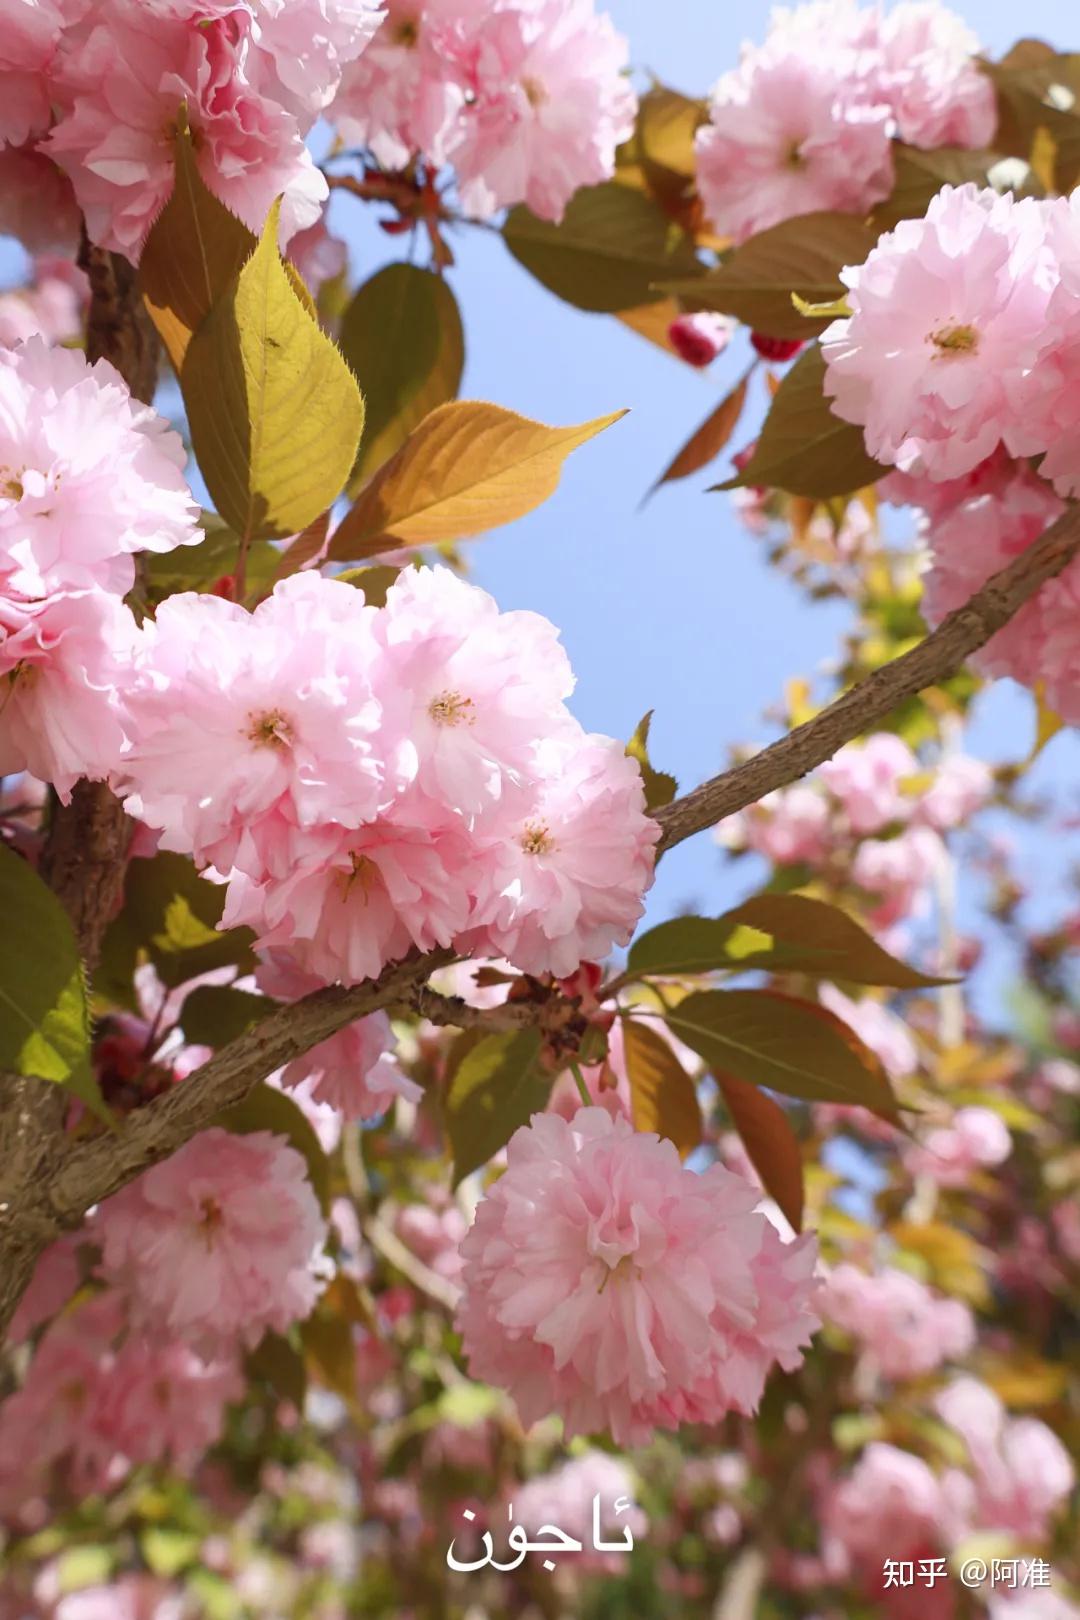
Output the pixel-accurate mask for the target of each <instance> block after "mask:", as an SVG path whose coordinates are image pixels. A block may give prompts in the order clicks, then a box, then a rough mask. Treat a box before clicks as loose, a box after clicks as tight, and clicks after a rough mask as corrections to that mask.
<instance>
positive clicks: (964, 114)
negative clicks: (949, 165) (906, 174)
mask: <svg viewBox="0 0 1080 1620" xmlns="http://www.w3.org/2000/svg"><path fill="white" fill-rule="evenodd" d="M977 48H978V45H977V41H976V39H975V36H974V35H973V34H972V33H971V32H970V30H969V29H968V28H967V27H966V26H965V25H964V23H963V22H962V21H961V20H960V18H959V17H957V16H956V15H955V14H954V13H953V12H951V11H948V10H946V9H945V8H944V7H942V6H939V5H938V4H936V0H905V3H903V4H901V5H898V6H896V7H895V8H894V10H892V11H891V12H889V13H888V14H884V13H883V11H882V9H881V8H880V7H879V6H872V7H860V6H858V5H857V4H856V3H855V0H812V3H811V4H808V5H802V6H798V7H796V8H795V9H793V10H791V9H788V8H787V7H779V8H777V9H776V10H775V11H774V13H773V19H772V26H771V28H770V30H769V34H768V36H767V38H766V39H765V42H764V43H763V44H762V45H760V46H751V45H748V46H746V47H744V50H743V55H742V60H741V62H740V64H739V66H738V67H737V68H735V69H733V70H732V71H731V72H729V73H726V74H725V75H724V76H723V77H722V78H721V79H720V80H719V82H718V83H717V84H716V86H715V87H714V89H713V92H712V97H711V103H710V118H709V122H708V123H707V124H706V125H705V126H704V127H703V129H702V130H701V131H700V132H699V133H698V137H697V170H698V187H699V189H700V192H701V196H702V199H703V201H704V203H705V208H706V211H707V213H708V215H709V217H710V218H711V220H712V222H713V224H714V225H715V226H716V228H717V230H719V231H720V232H722V233H723V234H724V235H730V236H734V238H735V239H736V241H742V240H744V239H745V238H746V237H748V236H752V235H754V234H755V232H757V231H762V230H765V229H766V228H767V227H768V226H771V225H776V224H779V223H780V222H781V221H782V220H785V219H790V218H791V217H793V216H795V215H799V214H807V213H812V212H814V211H816V210H818V209H841V210H844V211H849V212H852V213H863V212H865V211H866V210H867V209H868V208H869V207H871V206H872V205H873V204H874V203H875V202H878V201H880V200H881V199H882V198H883V197H886V196H888V194H889V192H890V191H891V190H892V187H893V181H894V173H893V160H892V152H891V146H890V142H891V139H892V137H894V136H899V138H900V139H901V140H903V141H905V142H907V143H908V144H909V145H912V146H926V147H933V146H941V145H950V146H970V147H979V146H984V145H986V144H987V143H988V141H989V140H990V138H991V136H992V134H993V130H994V125H995V113H994V96H993V90H992V87H991V86H990V85H989V84H988V83H987V81H986V78H985V76H984V75H983V74H982V73H980V71H979V69H978V67H977V65H976V63H975V61H974V54H975V52H976V50H977Z"/></svg>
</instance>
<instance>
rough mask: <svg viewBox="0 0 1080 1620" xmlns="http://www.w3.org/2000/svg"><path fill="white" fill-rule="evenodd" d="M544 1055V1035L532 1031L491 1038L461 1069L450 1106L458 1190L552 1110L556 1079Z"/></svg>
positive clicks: (478, 1046)
mask: <svg viewBox="0 0 1080 1620" xmlns="http://www.w3.org/2000/svg"><path fill="white" fill-rule="evenodd" d="M539 1056H540V1033H539V1031H538V1030H535V1029H527V1030H522V1031H521V1032H520V1033H518V1034H512V1033H510V1034H500V1035H486V1036H485V1037H484V1039H483V1040H482V1041H478V1042H477V1044H476V1045H475V1046H474V1047H473V1048H472V1049H471V1051H469V1052H468V1053H466V1055H465V1057H464V1058H463V1059H462V1061H461V1063H460V1064H459V1065H458V1069H457V1072H456V1074H455V1075H454V1079H453V1083H452V1084H451V1086H450V1090H449V1092H448V1093H447V1096H446V1102H445V1112H446V1128H447V1132H448V1134H449V1137H450V1145H451V1147H452V1148H453V1152H454V1186H455V1187H456V1186H457V1185H458V1183H459V1182H460V1181H463V1180H464V1178H465V1177H466V1176H467V1175H469V1174H471V1172H472V1171H473V1170H478V1169H479V1168H480V1166H481V1165H482V1164H486V1163H487V1162H488V1160H489V1159H490V1158H491V1157H492V1156H493V1155H494V1154H496V1153H498V1151H499V1149H500V1148H503V1147H505V1146H506V1144H507V1142H509V1140H510V1138H511V1137H512V1136H513V1134H514V1132H515V1131H516V1130H517V1128H518V1126H519V1125H527V1124H528V1122H529V1120H530V1119H531V1118H532V1116H533V1114H535V1113H537V1112H539V1110H540V1109H542V1108H546V1107H547V1101H548V1097H549V1096H550V1094H551V1084H552V1077H551V1075H550V1074H545V1073H543V1072H542V1070H541V1069H540V1065H539V1061H538V1059H539Z"/></svg>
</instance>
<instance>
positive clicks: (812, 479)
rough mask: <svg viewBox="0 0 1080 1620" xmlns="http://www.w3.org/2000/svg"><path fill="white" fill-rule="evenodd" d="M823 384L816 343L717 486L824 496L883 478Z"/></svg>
mask: <svg viewBox="0 0 1080 1620" xmlns="http://www.w3.org/2000/svg"><path fill="white" fill-rule="evenodd" d="M824 382H825V361H824V359H823V358H822V354H821V349H820V347H819V345H818V344H816V343H815V344H814V346H813V348H811V349H807V350H806V353H805V354H803V355H800V357H799V359H798V360H796V362H795V364H794V365H793V366H792V368H791V370H790V371H789V372H788V374H787V376H786V377H785V378H784V380H783V382H782V383H781V384H780V387H779V389H778V390H777V393H776V398H775V399H774V400H773V402H772V406H771V408H770V410H769V414H768V416H767V417H766V418H765V424H764V426H763V427H762V430H761V435H760V437H759V439H758V441H757V445H756V447H755V450H754V454H753V456H752V458H751V460H750V461H749V463H748V464H747V466H745V467H744V468H743V469H742V471H741V472H740V473H739V475H738V477H736V478H732V479H730V480H729V481H728V482H727V483H726V484H721V485H719V486H718V487H719V488H720V489H737V488H740V487H752V486H761V487H763V488H765V489H783V490H786V491H787V493H788V494H789V495H813V496H814V497H815V498H816V499H818V500H827V499H828V498H829V497H830V496H832V495H849V494H850V493H851V492H852V491H853V490H856V489H863V488H865V486H866V485H867V484H873V483H875V482H876V481H877V480H878V479H879V478H883V477H884V475H885V473H886V471H887V468H885V467H883V466H882V465H881V464H880V462H877V461H875V460H874V459H873V457H872V456H869V455H867V453H866V446H865V444H864V443H863V435H862V429H861V428H860V427H856V426H855V425H854V424H853V423H851V422H842V421H841V420H840V418H839V417H838V416H834V415H833V412H832V409H831V407H830V405H829V401H828V399H827V398H826V397H825V388H824Z"/></svg>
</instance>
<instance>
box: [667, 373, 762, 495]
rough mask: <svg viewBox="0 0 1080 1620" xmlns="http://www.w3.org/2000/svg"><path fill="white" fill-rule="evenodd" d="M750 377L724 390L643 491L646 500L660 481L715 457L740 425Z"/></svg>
mask: <svg viewBox="0 0 1080 1620" xmlns="http://www.w3.org/2000/svg"><path fill="white" fill-rule="evenodd" d="M749 381H750V376H749V373H747V375H746V376H744V377H740V379H739V381H738V382H737V383H736V384H735V387H734V388H733V389H732V390H731V391H730V393H728V394H725V396H724V398H723V399H722V400H721V401H720V403H719V405H717V406H716V408H715V410H713V411H710V413H709V415H708V416H707V417H706V418H705V420H704V422H702V424H701V426H700V427H699V428H698V429H697V430H696V432H694V433H692V434H691V435H690V438H689V439H687V441H686V443H685V444H684V445H683V447H682V449H681V450H680V451H678V453H677V454H676V455H675V457H674V459H673V460H671V461H670V462H669V463H668V465H667V467H666V468H665V469H664V471H663V472H662V473H661V474H660V477H659V478H658V479H657V480H656V483H655V484H654V485H653V486H652V489H650V490H649V492H648V495H646V497H645V499H646V500H648V498H649V495H652V494H653V493H654V492H655V491H656V490H658V489H659V488H660V485H661V484H670V483H673V482H674V481H675V479H677V478H689V476H690V474H691V473H696V472H700V471H701V469H702V467H707V466H708V464H709V462H710V461H714V460H715V459H716V457H717V456H718V455H719V454H720V452H721V450H722V449H723V448H724V446H725V445H726V444H727V442H728V440H729V439H730V438H731V435H732V434H733V433H734V431H735V429H736V428H737V427H738V425H739V418H740V416H741V415H742V412H743V406H744V405H745V403H746V390H747V385H748V384H749ZM643 504H644V503H643Z"/></svg>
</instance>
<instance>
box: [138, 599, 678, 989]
mask: <svg viewBox="0 0 1080 1620" xmlns="http://www.w3.org/2000/svg"><path fill="white" fill-rule="evenodd" d="M572 685H573V677H572V675H571V672H570V666H569V663H568V662H567V659H566V656H565V654H564V653H563V651H562V649H561V648H560V647H559V645H558V641H557V639H556V632H555V630H554V628H553V626H552V625H551V624H550V623H548V621H547V620H545V619H542V618H540V617H539V616H538V615H536V614H531V613H505V614H504V613H500V612H499V610H498V608H497V607H496V605H495V603H494V602H493V601H492V599H491V598H490V597H489V596H488V595H487V594H486V593H485V592H484V591H481V590H479V589H478V588H477V587H475V586H472V585H469V584H466V583H465V582H464V581H462V580H460V579H458V578H457V577H456V576H455V575H453V574H452V573H451V572H450V571H449V570H447V569H442V568H435V569H419V570H417V569H408V570H406V571H405V572H404V573H402V574H401V575H400V577H399V578H398V580H397V581H396V583H395V584H394V585H393V586H392V587H391V589H390V591H389V592H388V595H387V599H386V605H385V607H382V608H378V609H376V608H373V607H369V606H368V605H367V604H366V603H365V601H364V598H363V595H362V593H360V592H359V591H357V590H356V589H355V588H354V587H353V586H351V585H347V584H344V583H342V582H341V581H337V580H330V579H324V578H322V577H321V576H319V575H317V574H310V573H309V574H300V575H296V576H294V577H292V578H291V579H288V580H284V581H282V582H281V583H279V584H278V585H277V586H276V587H275V589H274V591H273V593H272V595H271V596H270V597H268V598H267V599H266V600H265V601H264V602H263V603H261V604H260V605H259V607H257V608H256V609H255V611H254V612H253V613H248V612H247V611H246V610H245V609H244V608H242V607H240V606H238V605H237V604H235V603H231V602H226V601H223V600H222V599H220V598H217V597H211V596H197V595H193V594H186V595H181V596H174V597H171V598H169V599H168V600H167V601H166V602H164V603H163V604H162V606H161V608H160V609H159V611H158V615H157V618H156V620H155V621H154V622H152V623H151V622H147V623H146V624H145V625H144V626H143V627H142V629H141V631H140V633H139V637H138V641H137V645H136V648H135V653H134V664H133V668H132V671H131V673H130V675H129V677H128V680H127V682H126V685H125V690H124V726H125V729H126V732H127V735H128V739H129V740H128V744H127V748H126V752H125V756H124V759H123V762H122V767H121V769H120V772H119V775H118V786H119V789H120V791H121V792H122V793H123V794H124V795H125V796H126V801H127V806H128V809H129V811H130V812H131V813H132V814H133V815H135V816H137V817H138V818H139V819H140V820H141V821H142V822H144V823H145V824H147V825H148V826H150V827H151V828H154V829H158V830H160V831H161V834H162V844H163V846H164V847H165V848H169V849H174V850H180V851H182V852H184V853H186V854H190V855H192V856H194V858H195V859H196V861H197V862H199V863H200V864H201V865H206V866H210V867H211V868H212V869H213V870H214V871H215V872H216V873H217V874H218V875H219V876H220V877H222V878H224V879H227V880H228V891H227V898H226V906H225V914H224V921H225V924H226V926H234V925H237V924H246V925H247V926H249V927H251V928H253V929H254V930H255V931H256V933H257V934H258V936H259V939H260V943H261V945H262V946H263V948H264V949H267V950H280V951H284V952H287V953H288V954H289V955H290V956H291V958H292V959H293V963H294V964H295V966H296V967H297V968H299V969H300V970H301V971H302V972H303V973H306V974H308V975H312V976H314V977H315V978H318V979H321V980H322V981H324V982H327V981H334V980H341V981H342V982H356V981H359V980H362V979H366V978H371V977H375V976H377V975H378V974H379V973H380V972H381V970H382V969H383V967H385V966H386V964H387V963H388V962H391V961H394V960H397V959H399V958H400V957H402V956H404V955H406V954H407V953H408V952H409V951H410V950H411V949H413V948H414V947H415V948H416V949H419V950H431V949H433V948H435V947H437V946H449V945H453V946H454V947H455V949H457V950H459V951H462V952H466V953H468V952H472V953H475V954H478V955H486V956H493V957H494V956H505V957H507V958H508V959H509V960H510V961H511V962H513V964H514V965H515V966H516V967H518V968H521V969H524V970H525V971H526V972H531V973H543V972H553V973H555V974H558V975H564V974H567V973H571V972H573V971H574V970H575V969H576V968H577V967H578V966H579V964H580V963H581V961H582V960H584V959H589V960H596V959H602V958H603V957H604V956H605V955H606V954H607V952H608V951H609V950H610V949H611V947H612V945H614V944H625V943H626V942H627V940H628V939H629V937H630V934H631V932H632V930H633V927H634V924H635V923H636V921H637V919H638V917H639V916H640V914H641V909H642V895H643V894H644V891H645V890H646V888H647V887H648V885H649V882H650V881H651V875H652V849H653V846H654V844H655V842H656V839H657V837H658V830H657V826H656V823H655V822H653V821H652V820H651V819H650V818H649V817H648V816H647V815H646V814H645V803H644V793H643V789H642V785H641V777H640V773H639V771H638V768H637V766H636V764H634V763H633V762H632V761H631V760H629V759H627V758H626V756H625V754H624V752H623V750H622V748H621V747H620V745H619V744H618V743H616V742H613V741H612V740H611V739H609V738H605V737H599V736H590V735H587V734H586V733H585V732H584V731H583V730H582V729H581V727H580V725H578V723H577V722H576V721H575V720H574V719H573V718H572V716H571V715H570V713H569V711H568V710H567V709H566V707H565V703H564V699H565V698H566V696H567V695H568V694H569V692H570V689H571V687H572Z"/></svg>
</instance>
